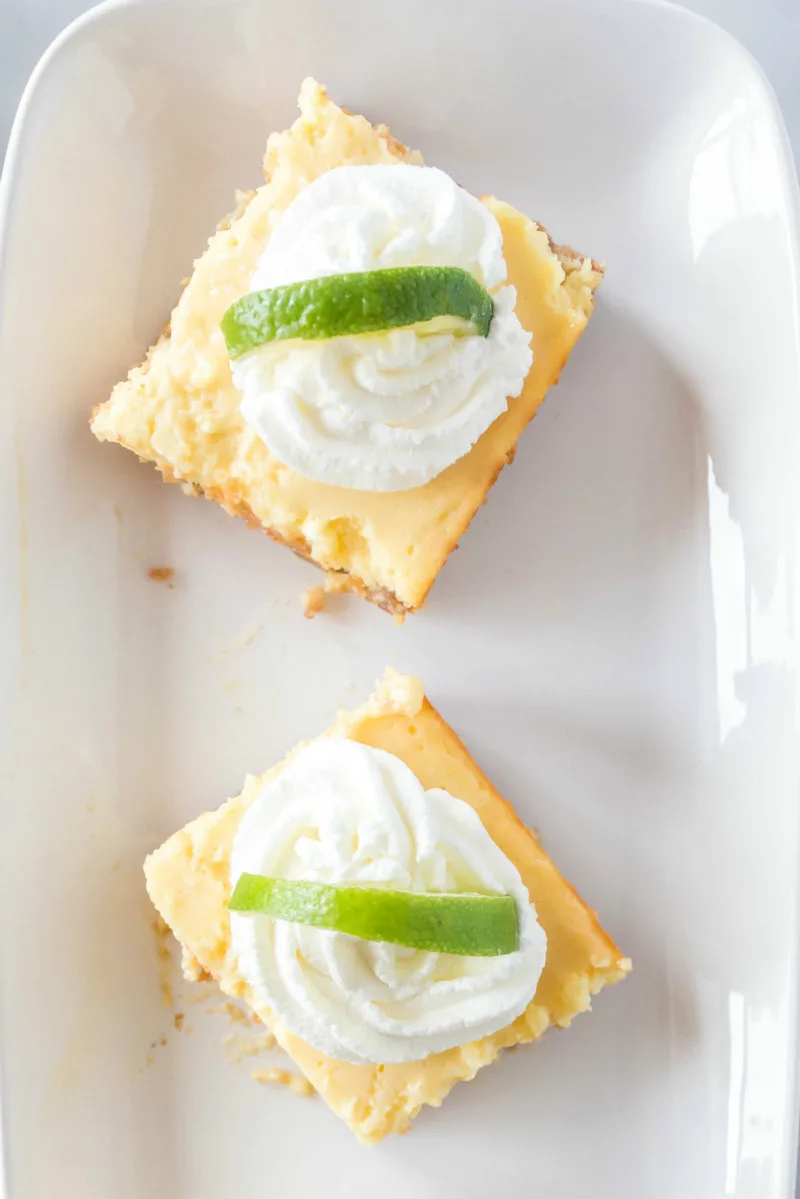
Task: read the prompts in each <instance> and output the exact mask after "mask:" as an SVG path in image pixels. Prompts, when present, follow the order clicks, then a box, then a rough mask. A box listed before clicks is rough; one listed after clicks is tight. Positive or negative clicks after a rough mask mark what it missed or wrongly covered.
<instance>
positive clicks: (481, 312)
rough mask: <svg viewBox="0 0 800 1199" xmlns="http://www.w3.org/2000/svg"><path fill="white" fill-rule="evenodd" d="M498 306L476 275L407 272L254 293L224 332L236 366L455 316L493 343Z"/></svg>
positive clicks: (424, 269)
mask: <svg viewBox="0 0 800 1199" xmlns="http://www.w3.org/2000/svg"><path fill="white" fill-rule="evenodd" d="M493 313H494V300H493V299H492V297H491V296H490V295H489V293H488V291H487V290H486V288H484V287H481V285H480V283H479V282H478V280H477V279H475V278H474V277H473V276H472V275H471V274H470V273H469V271H463V270H462V269H461V268H460V267H456V266H403V267H392V268H391V269H389V270H385V271H361V272H358V273H353V274H348V275H327V276H326V277H325V278H322V279H306V280H304V281H303V282H301V283H287V284H285V285H284V286H283V287H270V288H267V289H266V290H265V291H251V292H248V293H247V295H244V296H242V298H241V300H237V301H236V303H235V304H231V306H230V308H229V309H228V310H227V312H226V313H225V315H224V316H223V318H222V322H221V324H222V332H223V334H224V335H225V342H226V344H227V346H228V353H229V354H230V356H231V358H240V357H241V355H242V354H246V353H247V352H248V351H249V350H252V349H255V347H256V346H262V345H266V343H267V342H270V341H283V340H287V339H289V338H301V339H303V340H307V341H318V340H321V339H322V338H326V337H343V336H345V335H346V334H352V333H376V332H379V331H381V330H384V329H399V328H401V327H403V326H406V325H416V324H417V323H418V322H419V321H430V320H433V318H434V317H437V316H455V317H460V318H461V319H462V320H464V321H467V322H468V323H469V324H470V325H472V326H474V329H475V331H476V332H477V333H479V334H480V335H481V336H482V337H488V335H489V326H490V325H491V323H492V316H493Z"/></svg>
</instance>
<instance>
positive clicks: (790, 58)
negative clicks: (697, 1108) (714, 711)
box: [0, 0, 800, 1199]
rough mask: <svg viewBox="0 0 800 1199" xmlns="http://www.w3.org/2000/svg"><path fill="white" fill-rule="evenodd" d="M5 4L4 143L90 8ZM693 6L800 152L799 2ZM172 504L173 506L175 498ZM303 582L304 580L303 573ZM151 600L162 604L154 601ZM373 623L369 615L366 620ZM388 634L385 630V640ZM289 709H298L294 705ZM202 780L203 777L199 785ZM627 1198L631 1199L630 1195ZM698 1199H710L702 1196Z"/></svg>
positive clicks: (0, 115)
mask: <svg viewBox="0 0 800 1199" xmlns="http://www.w3.org/2000/svg"><path fill="white" fill-rule="evenodd" d="M0 4H2V8H0V141H3V142H4V140H5V137H6V135H7V130H8V126H9V125H10V121H11V118H12V115H13V109H14V106H15V103H16V99H17V96H18V94H19V91H20V90H21V88H22V86H23V84H24V80H25V78H26V77H27V74H28V72H29V70H30V68H31V66H32V65H33V63H34V61H35V59H36V58H37V57H38V55H39V53H40V52H41V50H42V49H43V48H44V46H45V45H46V44H47V42H49V41H50V40H51V38H52V36H53V35H54V34H55V33H56V32H57V31H58V29H59V28H60V27H61V26H62V25H63V24H65V23H66V22H67V21H68V20H69V19H70V18H71V17H72V16H74V15H75V14H76V13H77V12H78V11H81V9H82V8H84V7H85V5H82V4H80V3H77V2H76V0H53V2H50V3H44V2H42V3H31V2H29V0H27V2H26V0H0ZM692 7H694V8H695V9H697V10H698V11H703V12H704V13H706V14H707V15H709V16H711V17H712V18H714V19H715V20H717V21H718V22H719V23H721V24H724V25H725V26H727V27H728V28H729V29H730V30H731V32H733V33H734V34H736V35H737V36H738V37H739V38H740V39H741V40H742V41H744V42H745V43H746V44H747V45H749V47H750V49H751V50H752V51H753V52H754V53H755V54H756V56H757V57H758V58H759V59H760V60H761V62H762V64H763V65H764V66H765V67H766V69H767V72H768V74H769V75H770V77H771V79H772V82H773V85H774V87H775V89H776V92H777V93H778V96H779V99H780V101H781V102H782V104H783V106H784V111H785V115H786V118H787V124H788V126H789V130H790V135H791V136H792V140H793V144H794V147H795V152H796V153H798V152H800V81H798V79H797V78H793V77H792V75H793V70H795V69H796V61H797V56H798V47H800V8H798V6H797V5H796V3H795V2H794V0H793V2H792V3H791V4H790V3H789V0H761V2H759V0H747V2H744V0H742V2H740V3H736V2H734V0H727V2H726V0H706V2H705V3H703V4H694V5H692ZM114 465H115V466H116V465H117V464H116V463H115V464H114ZM131 478H132V486H134V487H136V488H138V487H139V485H140V484H139V477H138V475H137V476H136V477H135V481H134V476H133V475H132V476H131ZM177 498H178V497H176V499H177ZM154 502H156V501H155V500H154ZM158 502H160V501H158ZM170 504H171V505H172V504H173V501H172V500H170ZM178 511H179V512H180V516H179V519H180V520H181V521H182V520H183V519H184V515H183V514H184V511H185V509H184V508H183V507H181V508H180V509H176V512H178ZM186 511H187V512H188V510H186ZM187 519H189V520H191V521H192V522H194V520H195V517H194V515H193V514H192V515H191V516H188V517H187ZM293 569H295V568H294V567H293ZM301 569H304V568H300V567H299V566H297V567H296V570H297V571H298V572H299V571H300V570H301ZM297 578H298V580H299V579H300V574H299V573H298V575H297ZM303 580H304V581H305V576H303ZM298 589H299V583H298ZM150 602H152V603H158V602H159V601H158V598H155V597H153V598H151V601H150ZM212 608H213V605H212ZM373 618H374V619H379V617H378V615H377V614H371V616H370V617H369V619H370V620H373ZM367 619H368V618H367V615H366V614H364V616H363V620H364V621H366V620H367ZM352 632H353V629H350V631H349V634H348V636H350V635H352ZM383 633H384V630H383V629H381V636H383ZM388 640H391V641H392V642H394V641H395V640H396V637H395V636H394V635H392V637H391V638H389V637H388V636H387V641H388ZM288 706H289V707H292V705H291V704H289V705H288ZM294 707H295V708H296V707H297V705H296V704H295V705H294ZM456 715H457V713H456ZM306 731H308V729H307V722H305V723H304V726H303V728H302V729H298V733H300V732H306ZM478 748H480V746H479V747H478ZM200 782H201V780H199V779H198V784H199V783H200ZM575 1035H581V1033H580V1031H579V1030H576V1033H575ZM54 1165H55V1162H54ZM53 1193H55V1192H53ZM623 1199H627V1195H625V1196H623ZM692 1199H694V1197H692ZM697 1199H705V1197H704V1196H699V1195H698V1197H697Z"/></svg>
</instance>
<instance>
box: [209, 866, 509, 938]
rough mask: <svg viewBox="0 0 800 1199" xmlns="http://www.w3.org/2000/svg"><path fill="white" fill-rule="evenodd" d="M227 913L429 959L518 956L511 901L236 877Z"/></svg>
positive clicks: (258, 876)
mask: <svg viewBox="0 0 800 1199" xmlns="http://www.w3.org/2000/svg"><path fill="white" fill-rule="evenodd" d="M228 907H229V908H230V910H231V911H232V912H260V913H261V914H262V915H265V916H271V917H272V918H273V920H289V921H291V922H292V923H294V924H309V925H312V926H313V927H314V928H329V929H333V930H334V931H335V932H338V933H347V934H349V936H351V937H360V938H361V939H362V940H364V941H388V942H390V943H391V944H392V945H405V946H408V948H409V949H426V950H429V951H430V952H432V953H457V954H462V955H469V956H471V957H500V956H501V955H502V954H506V953H514V952H515V951H516V950H517V949H518V948H519V928H518V922H517V905H516V903H515V901H514V899H513V897H512V896H511V895H461V894H459V895H447V894H441V895H440V894H436V895H433V894H430V893H429V892H412V891H384V890H382V889H381V888H379V887H351V886H345V885H337V884H333V883H309V882H299V881H295V880H293V879H285V878H266V877H264V876H263V875H261V874H243V875H241V877H240V878H239V881H238V882H237V884H236V887H235V889H234V892H233V895H232V896H231V899H230V903H229V904H228Z"/></svg>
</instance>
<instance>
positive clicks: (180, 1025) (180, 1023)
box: [172, 1012, 183, 1032]
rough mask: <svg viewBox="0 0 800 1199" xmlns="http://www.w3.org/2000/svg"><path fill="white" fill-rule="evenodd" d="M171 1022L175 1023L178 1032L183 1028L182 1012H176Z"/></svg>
mask: <svg viewBox="0 0 800 1199" xmlns="http://www.w3.org/2000/svg"><path fill="white" fill-rule="evenodd" d="M172 1023H173V1024H174V1025H175V1028H176V1029H177V1031H178V1032H180V1031H181V1029H182V1028H183V1012H176V1013H175V1015H174V1016H173V1017H172Z"/></svg>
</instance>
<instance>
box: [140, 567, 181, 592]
mask: <svg viewBox="0 0 800 1199" xmlns="http://www.w3.org/2000/svg"><path fill="white" fill-rule="evenodd" d="M147 577H148V578H149V579H152V580H153V582H154V583H166V584H167V586H168V587H169V588H170V590H171V589H172V588H173V587H174V586H175V583H174V579H175V567H174V566H151V567H150V569H149V570H148V572H147Z"/></svg>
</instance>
